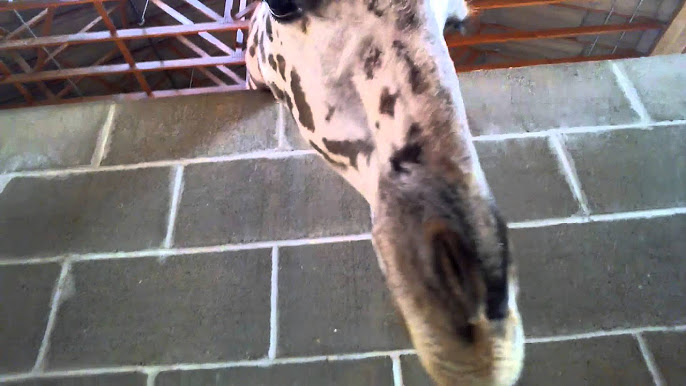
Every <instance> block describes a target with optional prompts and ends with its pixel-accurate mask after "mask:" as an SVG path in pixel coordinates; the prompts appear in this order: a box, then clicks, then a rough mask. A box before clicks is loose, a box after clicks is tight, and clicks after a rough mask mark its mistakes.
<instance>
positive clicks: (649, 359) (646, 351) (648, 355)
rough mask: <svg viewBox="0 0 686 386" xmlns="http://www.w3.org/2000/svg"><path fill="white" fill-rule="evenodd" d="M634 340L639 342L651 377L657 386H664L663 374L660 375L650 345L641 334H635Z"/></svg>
mask: <svg viewBox="0 0 686 386" xmlns="http://www.w3.org/2000/svg"><path fill="white" fill-rule="evenodd" d="M634 338H636V341H637V342H638V348H639V349H640V350H641V355H643V361H644V362H645V364H646V366H647V367H648V371H650V375H651V376H652V377H653V382H654V383H655V386H663V385H664V384H665V382H664V380H663V378H662V374H660V370H659V369H658V368H657V365H656V364H655V358H653V353H652V352H651V351H650V348H649V347H648V343H647V342H646V341H645V339H643V335H641V333H640V332H639V333H636V334H634Z"/></svg>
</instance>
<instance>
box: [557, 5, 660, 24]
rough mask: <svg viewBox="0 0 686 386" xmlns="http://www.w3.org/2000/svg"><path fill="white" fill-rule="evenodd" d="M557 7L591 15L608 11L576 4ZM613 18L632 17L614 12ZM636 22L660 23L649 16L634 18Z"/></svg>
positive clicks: (604, 13) (605, 13)
mask: <svg viewBox="0 0 686 386" xmlns="http://www.w3.org/2000/svg"><path fill="white" fill-rule="evenodd" d="M555 6H556V7H562V8H568V9H576V10H579V11H584V12H591V13H602V14H603V15H607V13H608V11H607V10H605V9H597V8H589V7H583V6H581V5H576V4H563V3H560V4H555ZM612 16H619V17H623V18H625V19H627V20H628V19H630V18H631V15H627V14H624V13H619V12H617V11H614V12H612ZM633 21H634V22H639V21H640V22H653V23H660V21H659V20H657V19H653V18H650V17H647V16H636V17H634V20H633Z"/></svg>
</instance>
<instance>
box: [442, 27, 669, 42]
mask: <svg viewBox="0 0 686 386" xmlns="http://www.w3.org/2000/svg"><path fill="white" fill-rule="evenodd" d="M661 28H662V24H659V23H631V24H618V25H599V26H587V27H574V28H555V29H548V30H539V31H519V32H507V33H502V34H486V35H477V36H468V37H464V36H460V35H456V34H452V35H449V36H446V39H445V40H446V44H447V45H448V47H462V46H471V45H475V44H489V43H505V42H512V41H522V40H535V39H556V38H566V37H570V36H583V35H600V34H611V33H617V32H622V31H645V30H651V29H661Z"/></svg>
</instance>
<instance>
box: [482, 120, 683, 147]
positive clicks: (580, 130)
mask: <svg viewBox="0 0 686 386" xmlns="http://www.w3.org/2000/svg"><path fill="white" fill-rule="evenodd" d="M685 124H686V119H680V120H674V121H661V122H650V123H644V122H641V123H630V124H623V125H609V126H577V127H566V128H553V129H546V130H541V131H531V132H525V133H504V134H484V135H478V136H474V137H473V138H474V141H476V142H487V141H502V140H508V139H525V138H544V137H547V136H549V135H551V134H585V133H604V132H608V131H618V130H628V129H635V130H652V129H653V128H656V127H665V126H683V125H685Z"/></svg>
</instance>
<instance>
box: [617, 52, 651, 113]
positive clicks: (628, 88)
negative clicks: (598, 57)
mask: <svg viewBox="0 0 686 386" xmlns="http://www.w3.org/2000/svg"><path fill="white" fill-rule="evenodd" d="M610 67H612V72H613V73H614V74H615V78H616V79H617V84H618V85H619V88H621V89H622V92H623V93H624V96H625V97H626V99H628V100H629V103H630V104H631V108H632V109H633V110H634V111H635V112H636V114H638V116H639V118H640V119H641V122H644V123H648V122H651V121H652V118H651V117H650V114H648V110H647V109H646V107H645V105H644V104H643V102H642V101H641V97H640V96H639V95H638V91H637V90H636V87H635V86H634V84H633V82H631V80H629V78H628V77H627V76H626V74H625V73H624V71H623V69H622V67H620V64H618V63H616V62H610Z"/></svg>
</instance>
